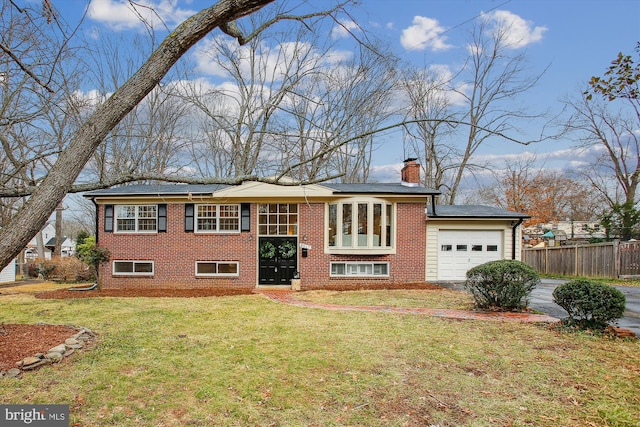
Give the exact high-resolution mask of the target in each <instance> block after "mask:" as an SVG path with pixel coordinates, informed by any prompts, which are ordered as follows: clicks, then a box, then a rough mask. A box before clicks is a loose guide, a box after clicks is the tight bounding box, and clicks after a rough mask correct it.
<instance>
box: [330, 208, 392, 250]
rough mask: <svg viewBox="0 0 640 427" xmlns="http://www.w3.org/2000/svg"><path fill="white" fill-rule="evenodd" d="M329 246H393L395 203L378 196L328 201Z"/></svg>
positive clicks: (332, 247) (348, 247)
mask: <svg viewBox="0 0 640 427" xmlns="http://www.w3.org/2000/svg"><path fill="white" fill-rule="evenodd" d="M327 216H328V222H327V226H328V230H327V242H328V246H329V250H332V249H352V250H353V252H357V251H358V250H366V251H372V250H377V249H379V250H381V251H382V252H384V251H387V252H388V250H389V249H392V247H393V228H394V224H393V205H392V204H390V203H386V202H384V201H381V200H377V199H370V200H349V201H343V202H337V203H331V204H329V205H328V211H327Z"/></svg>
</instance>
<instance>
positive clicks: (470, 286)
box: [464, 259, 540, 310]
mask: <svg viewBox="0 0 640 427" xmlns="http://www.w3.org/2000/svg"><path fill="white" fill-rule="evenodd" d="M538 283H540V277H539V275H538V273H537V272H536V271H535V270H534V269H533V268H532V267H531V266H529V265H527V264H525V263H524V262H521V261H516V260H509V259H504V260H498V261H490V262H487V263H484V264H481V265H478V266H476V267H473V268H472V269H470V270H469V271H467V280H466V281H465V282H464V287H465V289H466V290H467V291H469V292H470V293H471V295H472V296H473V300H474V302H475V305H476V307H478V308H483V309H486V308H492V309H500V310H522V309H523V308H526V307H527V305H529V295H531V291H533V289H534V288H535V287H536V286H537V285H538Z"/></svg>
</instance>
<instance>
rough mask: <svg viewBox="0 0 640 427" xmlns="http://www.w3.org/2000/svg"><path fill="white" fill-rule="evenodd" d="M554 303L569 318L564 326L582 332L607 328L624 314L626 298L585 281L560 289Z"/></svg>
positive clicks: (554, 294) (575, 281)
mask: <svg viewBox="0 0 640 427" xmlns="http://www.w3.org/2000/svg"><path fill="white" fill-rule="evenodd" d="M553 300H554V301H555V303H556V304H558V305H559V306H560V307H562V308H564V309H565V310H566V311H567V313H569V317H568V318H567V319H565V323H567V324H569V325H572V326H578V327H580V328H581V329H604V328H606V327H607V325H608V324H609V323H610V322H614V321H616V320H618V319H619V318H621V317H622V316H623V315H624V310H625V304H626V298H625V296H624V294H623V293H622V292H620V291H619V290H617V289H616V288H614V287H612V286H609V285H605V284H602V283H597V282H592V281H590V280H586V279H575V280H572V281H570V282H567V283H564V284H562V285H560V286H558V287H557V288H556V289H555V290H554V291H553Z"/></svg>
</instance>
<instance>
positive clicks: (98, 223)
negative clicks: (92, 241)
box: [91, 197, 100, 245]
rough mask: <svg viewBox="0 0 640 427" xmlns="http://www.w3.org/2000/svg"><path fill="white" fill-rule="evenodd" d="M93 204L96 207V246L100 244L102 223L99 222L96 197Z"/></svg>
mask: <svg viewBox="0 0 640 427" xmlns="http://www.w3.org/2000/svg"><path fill="white" fill-rule="evenodd" d="M91 202H92V203H93V206H95V207H96V224H95V226H96V245H97V244H98V236H99V235H100V233H99V232H98V231H99V228H98V227H99V225H100V221H98V213H99V211H98V204H97V203H96V198H95V197H91Z"/></svg>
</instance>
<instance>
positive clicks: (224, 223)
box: [220, 218, 240, 231]
mask: <svg viewBox="0 0 640 427" xmlns="http://www.w3.org/2000/svg"><path fill="white" fill-rule="evenodd" d="M239 229H240V220H239V219H238V218H220V231H238V230H239Z"/></svg>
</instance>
